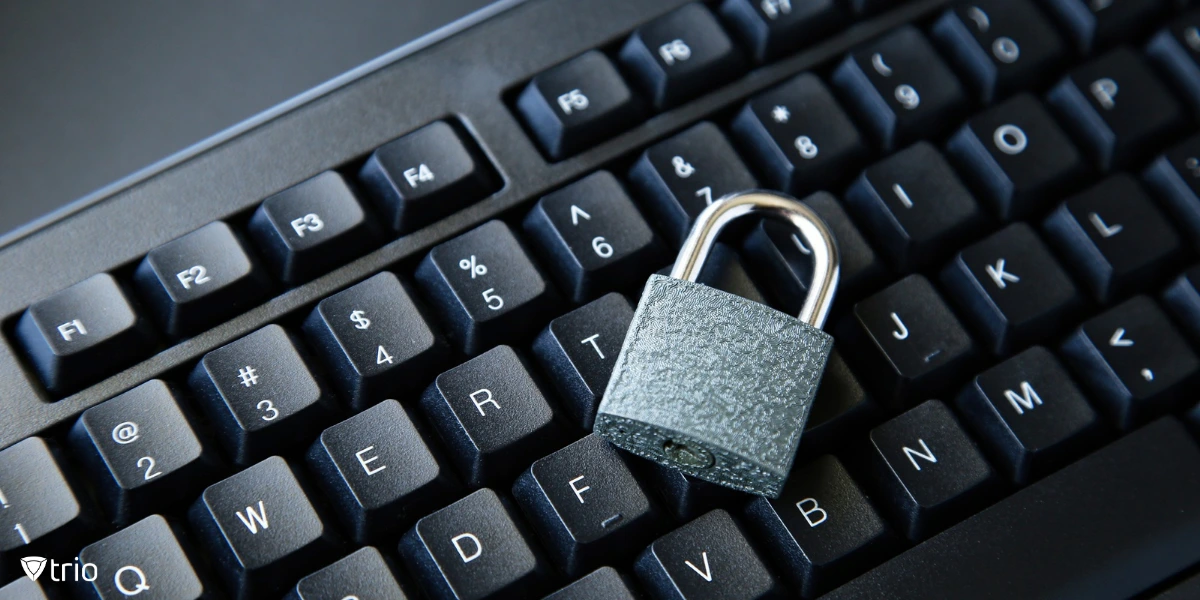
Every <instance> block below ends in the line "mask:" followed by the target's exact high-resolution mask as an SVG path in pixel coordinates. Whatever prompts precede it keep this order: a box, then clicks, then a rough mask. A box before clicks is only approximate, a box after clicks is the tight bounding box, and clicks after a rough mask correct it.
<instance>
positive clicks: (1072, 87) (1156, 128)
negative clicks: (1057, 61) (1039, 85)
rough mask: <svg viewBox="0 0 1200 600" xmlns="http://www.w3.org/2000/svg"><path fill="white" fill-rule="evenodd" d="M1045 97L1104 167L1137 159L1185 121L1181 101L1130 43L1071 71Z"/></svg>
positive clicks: (1130, 163) (1067, 126)
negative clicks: (1131, 47)
mask: <svg viewBox="0 0 1200 600" xmlns="http://www.w3.org/2000/svg"><path fill="white" fill-rule="evenodd" d="M1122 91H1124V92H1125V93H1124V94H1122V93H1121V92H1122ZM1046 101H1047V102H1048V103H1049V104H1050V107H1051V108H1053V109H1054V110H1055V112H1056V113H1057V115H1058V117H1059V118H1060V119H1061V120H1062V122H1063V124H1064V125H1065V126H1066V128H1067V130H1068V131H1070V132H1071V133H1072V134H1073V135H1074V136H1075V139H1076V140H1078V141H1079V143H1080V145H1081V146H1082V147H1083V149H1084V150H1085V151H1086V152H1087V153H1088V154H1090V155H1091V158H1092V160H1093V161H1094V162H1095V163H1096V165H1097V166H1099V167H1100V169H1101V170H1104V171H1108V170H1111V169H1117V168H1122V167H1126V166H1130V165H1134V164H1137V163H1138V161H1140V160H1141V159H1142V158H1144V157H1145V155H1146V154H1148V153H1149V152H1151V151H1153V150H1157V149H1158V148H1159V147H1161V146H1162V144H1163V143H1164V142H1167V141H1170V140H1171V139H1172V138H1174V137H1175V136H1176V135H1178V133H1177V132H1178V131H1180V128H1181V126H1183V125H1184V113H1183V108H1182V107H1181V106H1180V104H1179V102H1178V101H1176V100H1175V98H1174V96H1172V95H1171V92H1170V90H1168V89H1167V86H1166V85H1164V84H1163V83H1162V82H1161V81H1159V80H1158V78H1157V77H1156V76H1155V75H1154V74H1153V73H1151V72H1150V68H1149V67H1148V66H1147V65H1146V63H1145V62H1144V61H1143V60H1142V58H1141V57H1140V56H1138V55H1137V54H1136V53H1135V52H1134V51H1133V50H1131V49H1129V48H1118V49H1117V50H1113V51H1112V52H1109V53H1108V54H1106V55H1104V56H1103V57H1101V58H1098V59H1096V60H1094V61H1092V62H1090V63H1088V64H1086V65H1084V66H1082V67H1079V68H1078V69H1075V70H1073V71H1071V73H1070V74H1069V75H1067V77H1066V78H1064V79H1063V80H1062V81H1061V82H1060V83H1059V84H1058V85H1056V86H1054V89H1052V90H1050V92H1049V93H1048V94H1047V95H1046Z"/></svg>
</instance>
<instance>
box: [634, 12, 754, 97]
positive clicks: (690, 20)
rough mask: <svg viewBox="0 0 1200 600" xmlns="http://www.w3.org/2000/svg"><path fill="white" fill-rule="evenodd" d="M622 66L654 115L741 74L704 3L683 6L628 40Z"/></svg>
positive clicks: (737, 60) (739, 59) (732, 51)
mask: <svg viewBox="0 0 1200 600" xmlns="http://www.w3.org/2000/svg"><path fill="white" fill-rule="evenodd" d="M620 60H621V66H622V67H624V68H625V70H626V71H627V72H628V73H629V74H630V75H631V76H632V77H633V80H634V83H636V84H637V85H638V87H639V88H641V92H642V94H643V95H645V96H646V97H648V98H649V99H650V102H651V104H653V105H654V108H656V109H658V110H663V109H667V108H670V107H672V106H675V105H677V104H680V103H682V102H684V101H685V100H690V99H692V98H693V97H695V96H696V95H698V94H700V93H701V92H706V91H709V90H712V89H714V88H716V87H717V86H719V85H721V84H723V83H725V82H727V81H729V80H730V79H732V78H734V77H735V76H737V75H738V74H739V70H740V68H741V66H742V56H741V53H740V52H738V49H737V48H736V47H735V46H734V45H733V42H732V41H731V40H730V39H729V36H727V35H725V31H724V30H723V29H721V25H720V23H717V18H716V17H714V16H713V14H712V13H711V12H709V10H708V9H707V8H705V7H704V5H703V4H699V3H692V4H685V5H683V6H681V7H679V8H677V9H675V10H673V11H671V12H669V13H667V14H665V15H663V16H661V17H658V18H657V19H654V20H653V21H650V22H649V23H646V24H645V25H642V26H641V27H639V28H638V29H637V30H636V31H634V32H633V35H631V36H629V40H628V41H626V42H625V46H623V47H622V48H621V52H620Z"/></svg>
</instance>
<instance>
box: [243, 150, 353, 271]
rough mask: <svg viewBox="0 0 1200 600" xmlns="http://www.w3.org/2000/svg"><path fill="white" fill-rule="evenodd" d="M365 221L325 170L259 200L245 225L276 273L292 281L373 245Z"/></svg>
mask: <svg viewBox="0 0 1200 600" xmlns="http://www.w3.org/2000/svg"><path fill="white" fill-rule="evenodd" d="M370 224H371V222H370V221H368V220H367V216H366V214H365V213H364V212H363V209H362V206H360V205H359V204H358V200H356V199H355V198H354V193H353V192H351V191H350V188H349V186H347V185H346V182H345V180H343V179H342V176H341V175H338V174H337V173H336V172H334V171H326V172H324V173H321V174H320V175H317V176H316V177H313V178H312V179H309V180H308V181H305V182H302V183H299V184H297V185H295V186H293V187H290V188H288V189H286V190H284V191H282V192H279V193H278V194H275V195H274V196H271V197H270V198H267V199H266V200H264V201H263V203H262V206H259V207H258V210H257V211H255V212H254V216H253V217H251V218H250V224H249V226H248V227H249V230H250V235H251V237H253V238H254V241H255V242H256V243H257V244H258V249H259V250H260V251H261V252H262V255H263V258H264V259H266V261H267V263H268V264H269V265H270V266H271V268H272V270H273V271H274V272H275V275H276V276H278V277H279V279H280V280H282V281H283V282H284V283H287V284H293V285H294V284H297V283H302V282H304V281H307V280H309V279H312V278H313V277H316V276H317V275H320V274H322V273H324V272H325V271H328V270H329V269H331V268H333V267H335V266H338V265H341V264H343V263H345V262H346V261H348V260H349V259H351V258H353V257H355V256H357V255H358V254H360V253H361V252H363V251H364V250H366V249H367V248H368V247H370V246H371V245H373V244H374V243H375V231H374V229H373V228H372V227H371V226H370Z"/></svg>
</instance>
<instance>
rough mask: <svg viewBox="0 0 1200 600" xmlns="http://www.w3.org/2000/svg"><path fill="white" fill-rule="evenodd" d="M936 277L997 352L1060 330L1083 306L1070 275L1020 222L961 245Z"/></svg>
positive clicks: (999, 353) (993, 351) (1005, 351)
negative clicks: (969, 243)
mask: <svg viewBox="0 0 1200 600" xmlns="http://www.w3.org/2000/svg"><path fill="white" fill-rule="evenodd" d="M941 279H942V283H943V284H944V285H945V286H946V288H947V289H948V291H949V292H950V294H951V296H952V297H953V298H954V299H955V300H956V301H957V302H958V305H959V306H961V307H962V308H963V312H965V313H966V315H967V317H968V318H970V319H971V320H972V321H973V322H974V324H975V329H976V330H977V331H980V332H982V333H983V337H984V339H985V340H986V341H987V344H988V346H989V348H990V349H991V351H992V353H994V354H996V355H997V356H1004V355H1006V354H1008V353H1009V352H1010V351H1012V350H1013V349H1016V348H1021V347H1024V346H1025V345H1027V344H1029V343H1030V342H1036V341H1041V340H1044V339H1047V338H1050V337H1053V336H1055V335H1057V334H1060V333H1063V332H1064V331H1065V328H1066V325H1067V324H1069V323H1070V322H1071V318H1072V316H1073V314H1074V313H1075V312H1076V311H1077V310H1078V309H1079V308H1080V307H1081V306H1082V305H1083V295H1082V294H1081V293H1080V292H1079V290H1078V289H1077V288H1076V287H1075V284H1074V283H1073V282H1072V281H1071V278H1070V277H1069V276H1067V273H1066V271H1064V270H1063V269H1062V267H1060V266H1059V265H1058V262H1057V261H1055V260H1054V256H1053V255H1052V254H1050V249H1049V248H1047V247H1046V245H1045V244H1044V243H1042V240H1041V239H1039V238H1038V236H1037V234H1036V233H1034V231H1033V229H1032V228H1030V227H1029V225H1026V224H1025V223H1013V224H1012V225H1009V226H1008V227H1006V228H1004V229H1002V230H1000V231H998V232H996V233H994V234H992V235H990V236H988V237H987V238H985V239H983V240H982V241H980V242H977V243H975V244H972V245H970V246H968V247H966V248H964V249H963V251H962V252H959V253H958V255H957V256H955V257H954V260H953V261H951V262H950V264H949V265H947V266H946V268H945V269H944V270H943V271H942V277H941Z"/></svg>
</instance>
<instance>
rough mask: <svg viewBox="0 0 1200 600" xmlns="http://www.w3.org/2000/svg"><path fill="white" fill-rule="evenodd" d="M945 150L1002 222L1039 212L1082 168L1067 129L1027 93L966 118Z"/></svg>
mask: <svg viewBox="0 0 1200 600" xmlns="http://www.w3.org/2000/svg"><path fill="white" fill-rule="evenodd" d="M946 150H947V151H948V152H949V153H950V157H951V158H952V159H953V161H954V162H955V166H957V167H959V168H960V169H961V170H962V171H963V172H964V173H965V174H966V176H967V183H968V184H969V185H972V187H973V188H974V189H975V190H976V191H977V192H978V193H979V194H980V196H981V197H982V198H983V199H984V200H987V201H988V202H989V203H990V204H991V207H992V210H993V211H994V212H995V213H996V214H997V215H998V216H999V217H1000V218H1001V219H1003V220H1005V221H1011V220H1014V219H1019V218H1022V217H1027V216H1030V215H1034V214H1038V213H1040V212H1041V211H1042V210H1044V209H1045V208H1046V204H1047V202H1050V201H1054V200H1057V199H1058V198H1059V197H1060V195H1061V194H1062V193H1063V192H1066V191H1068V190H1070V189H1071V188H1072V187H1074V186H1075V185H1076V183H1078V182H1079V180H1080V179H1081V178H1082V177H1083V176H1085V175H1086V173H1087V172H1088V168H1087V164H1086V163H1085V162H1084V159H1083V156H1082V155H1081V154H1080V153H1079V151H1078V150H1076V148H1075V146H1074V145H1073V144H1072V143H1071V140H1070V139H1069V138H1068V137H1067V134H1066V133H1064V132H1063V131H1062V129H1060V128H1059V127H1058V125H1057V124H1056V123H1055V121H1054V119H1053V118H1051V117H1050V114H1049V113H1047V112H1046V109H1045V108H1044V107H1043V106H1042V104H1041V102H1038V100H1037V99H1036V98H1034V97H1033V96H1031V95H1029V94H1021V95H1019V96H1016V97H1014V98H1012V99H1011V100H1008V101H1006V102H1004V103H1003V104H1000V105H998V106H995V107H993V108H990V109H988V110H986V111H984V112H983V113H981V114H979V115H977V116H975V117H974V118H972V119H970V120H968V121H967V123H966V124H965V125H963V126H962V128H961V129H959V130H958V132H957V133H955V134H954V136H953V137H951V138H950V141H949V142H948V143H947V144H946Z"/></svg>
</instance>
